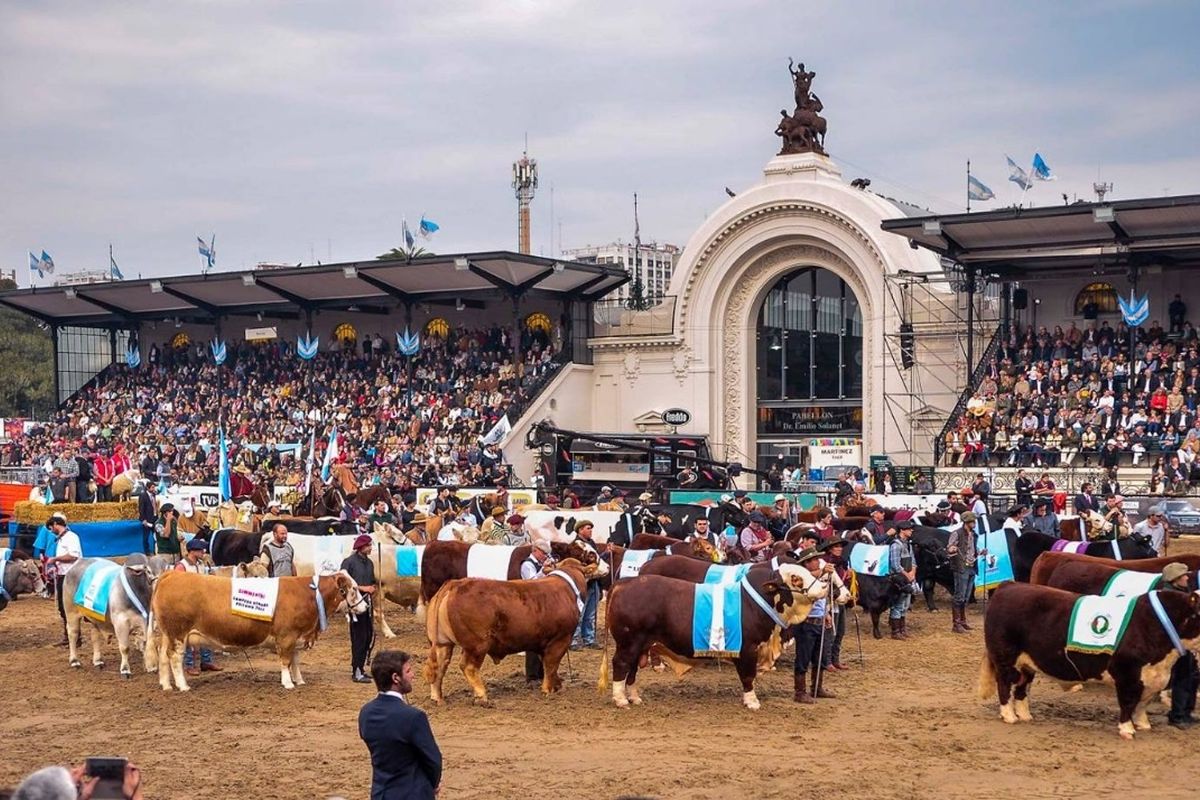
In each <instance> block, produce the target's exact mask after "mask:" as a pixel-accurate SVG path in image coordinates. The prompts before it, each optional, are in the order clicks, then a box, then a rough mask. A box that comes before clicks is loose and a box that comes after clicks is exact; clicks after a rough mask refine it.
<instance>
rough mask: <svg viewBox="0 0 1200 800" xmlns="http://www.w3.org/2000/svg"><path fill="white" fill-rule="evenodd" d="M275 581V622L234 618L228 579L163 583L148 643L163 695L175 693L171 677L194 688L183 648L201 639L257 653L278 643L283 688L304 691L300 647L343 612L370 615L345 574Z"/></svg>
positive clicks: (167, 579)
mask: <svg viewBox="0 0 1200 800" xmlns="http://www.w3.org/2000/svg"><path fill="white" fill-rule="evenodd" d="M273 580H277V581H279V593H278V596H277V599H276V604H275V614H274V617H273V618H272V619H271V620H259V619H250V618H248V617H243V616H238V615H237V614H234V613H233V612H232V611H231V610H230V596H231V589H232V586H231V581H230V579H229V578H221V577H216V576H212V575H197V574H193V573H189V572H170V573H167V574H166V575H164V576H163V577H162V578H161V579H160V580H159V581H158V585H157V587H155V590H154V599H153V601H152V607H153V612H152V613H153V614H154V628H155V633H156V634H157V635H158V636H157V641H156V642H147V643H146V670H147V671H148V672H149V671H153V670H154V669H155V667H157V669H158V682H159V685H160V686H162V688H163V691H168V692H169V691H170V690H171V677H172V675H173V676H174V679H175V686H176V688H178V689H179V691H181V692H186V691H188V690H189V689H190V688H191V687H190V686H188V683H187V678H186V677H185V676H184V672H183V648H184V645H185V642H187V643H189V644H190V640H191V639H192V637H193V636H196V635H198V636H199V637H200V638H201V639H203V640H207V641H210V642H215V643H217V644H221V645H226V646H232V647H252V646H254V645H258V644H262V643H263V642H265V641H266V640H267V637H273V638H274V639H275V652H276V653H277V654H278V656H279V664H280V670H279V677H280V682H281V683H282V684H283V688H285V689H294V688H295V687H296V686H303V685H304V678H303V676H302V675H301V674H300V653H299V649H298V645H300V644H301V643H304V642H310V641H313V640H315V639H316V637H317V635H318V634H319V633H320V632H321V631H322V630H323V629H324V622H325V619H324V618H325V617H328V616H329V615H332V614H335V613H337V612H338V611H339V610H341V609H342V608H346V609H348V610H349V611H350V612H351V613H353V614H362V613H364V612H365V611H366V610H367V602H366V600H365V599H364V598H363V595H362V593H361V592H360V591H359V590H358V586H357V585H356V584H355V583H354V580H353V579H352V578H351V577H350V576H349V575H348V574H347V573H345V572H338V573H336V574H334V575H325V576H321V577H318V578H307V577H289V578H274V579H273ZM314 583H315V584H316V585H315V587H314Z"/></svg>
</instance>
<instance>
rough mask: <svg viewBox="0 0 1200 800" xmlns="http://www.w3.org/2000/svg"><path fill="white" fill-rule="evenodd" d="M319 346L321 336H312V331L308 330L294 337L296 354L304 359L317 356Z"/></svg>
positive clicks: (310, 359)
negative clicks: (302, 334)
mask: <svg viewBox="0 0 1200 800" xmlns="http://www.w3.org/2000/svg"><path fill="white" fill-rule="evenodd" d="M320 348H321V337H320V336H313V335H312V331H308V332H306V333H305V334H304V336H297V337H296V355H298V356H300V358H302V359H304V360H305V361H312V360H313V359H314V358H316V357H317V351H318V350H320Z"/></svg>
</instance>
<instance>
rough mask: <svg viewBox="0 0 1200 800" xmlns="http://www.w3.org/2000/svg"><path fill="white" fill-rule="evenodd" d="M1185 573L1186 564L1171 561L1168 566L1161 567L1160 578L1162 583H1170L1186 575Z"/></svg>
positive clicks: (1186, 571)
mask: <svg viewBox="0 0 1200 800" xmlns="http://www.w3.org/2000/svg"><path fill="white" fill-rule="evenodd" d="M1187 573H1188V568H1187V564H1184V563H1182V562H1179V561H1172V562H1171V563H1170V564H1167V565H1166V566H1165V567H1163V571H1162V576H1163V580H1164V581H1166V582H1167V583H1171V582H1172V581H1177V580H1179V579H1180V578H1182V577H1183V576H1184V575H1187Z"/></svg>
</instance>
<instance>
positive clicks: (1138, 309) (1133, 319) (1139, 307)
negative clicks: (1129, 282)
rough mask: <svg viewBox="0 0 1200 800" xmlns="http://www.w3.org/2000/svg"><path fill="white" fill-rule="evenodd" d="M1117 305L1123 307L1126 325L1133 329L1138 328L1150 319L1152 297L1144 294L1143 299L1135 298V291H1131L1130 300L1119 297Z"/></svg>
mask: <svg viewBox="0 0 1200 800" xmlns="http://www.w3.org/2000/svg"><path fill="white" fill-rule="evenodd" d="M1117 305H1119V306H1120V307H1121V317H1122V318H1123V319H1124V320H1125V324H1126V325H1128V326H1129V327H1131V328H1136V327H1138V326H1139V325H1141V324H1142V323H1143V322H1145V321H1146V320H1147V319H1149V318H1150V295H1149V294H1144V295H1142V296H1141V298H1140V299H1139V298H1136V297H1134V296H1133V290H1132V289H1130V290H1129V300H1128V301H1126V300H1125V298H1124V297H1121V296H1120V295H1117Z"/></svg>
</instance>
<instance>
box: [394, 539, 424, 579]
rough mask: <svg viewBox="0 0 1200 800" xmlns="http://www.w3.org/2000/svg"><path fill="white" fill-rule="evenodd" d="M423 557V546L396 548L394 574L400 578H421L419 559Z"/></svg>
mask: <svg viewBox="0 0 1200 800" xmlns="http://www.w3.org/2000/svg"><path fill="white" fill-rule="evenodd" d="M424 557H425V545H423V544H419V545H416V546H415V547H408V546H399V547H397V548H396V574H397V575H399V576H400V577H402V578H419V577H421V559H422V558H424Z"/></svg>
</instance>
